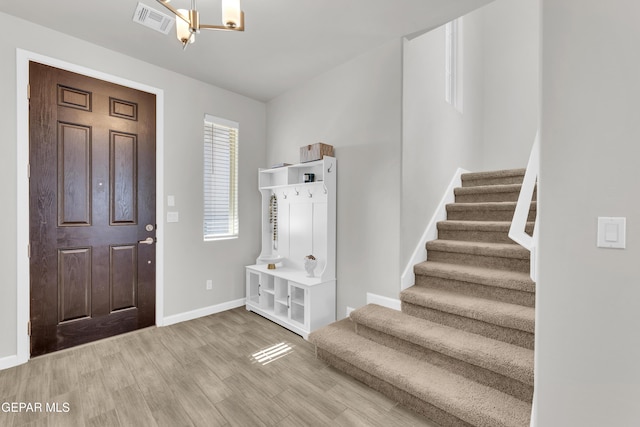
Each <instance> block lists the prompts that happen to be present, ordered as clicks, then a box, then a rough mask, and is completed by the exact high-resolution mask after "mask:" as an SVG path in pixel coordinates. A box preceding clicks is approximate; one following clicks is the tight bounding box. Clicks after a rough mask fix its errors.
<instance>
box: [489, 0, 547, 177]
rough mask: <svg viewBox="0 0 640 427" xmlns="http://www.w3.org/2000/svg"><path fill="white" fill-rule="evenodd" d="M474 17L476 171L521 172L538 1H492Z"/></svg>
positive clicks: (529, 135)
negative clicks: (478, 66) (478, 39)
mask: <svg viewBox="0 0 640 427" xmlns="http://www.w3.org/2000/svg"><path fill="white" fill-rule="evenodd" d="M477 13H478V14H479V15H480V16H481V19H482V68H483V70H482V74H483V92H484V95H483V107H482V109H483V115H484V117H483V121H484V126H483V149H482V168H483V169H484V170H496V169H511V168H519V167H525V166H526V165H527V160H528V159H529V153H530V151H531V146H532V145H533V139H534V138H535V135H536V131H537V129H538V114H539V108H540V100H539V86H540V85H539V77H540V58H539V55H540V52H539V51H540V49H539V46H540V0H497V1H494V2H493V3H490V4H488V5H487V6H485V7H483V8H482V9H479V10H478V11H477Z"/></svg>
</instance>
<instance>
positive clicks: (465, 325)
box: [402, 301, 534, 349]
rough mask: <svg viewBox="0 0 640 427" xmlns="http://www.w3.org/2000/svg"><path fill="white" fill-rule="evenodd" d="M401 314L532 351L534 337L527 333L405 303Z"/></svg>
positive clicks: (403, 302)
mask: <svg viewBox="0 0 640 427" xmlns="http://www.w3.org/2000/svg"><path fill="white" fill-rule="evenodd" d="M402 312H403V313H406V314H408V315H410V316H415V317H419V318H421V319H426V320H430V321H432V322H436V323H440V324H442V325H446V326H451V327H452V328H458V329H462V330H464V331H468V332H471V333H474V334H478V335H482V336H485V337H488V338H493V339H496V340H500V341H504V342H507V343H509V344H514V345H519V346H521V347H525V348H528V349H533V345H534V335H533V334H532V333H529V332H524V331H520V330H517V329H511V328H505V327H502V326H498V325H493V324H491V323H486V322H483V321H480V320H476V319H471V318H468V317H463V316H458V315H455V314H451V313H445V312H443V311H439V310H434V309H431V308H428V307H424V306H420V305H416V304H411V303H408V302H405V301H402Z"/></svg>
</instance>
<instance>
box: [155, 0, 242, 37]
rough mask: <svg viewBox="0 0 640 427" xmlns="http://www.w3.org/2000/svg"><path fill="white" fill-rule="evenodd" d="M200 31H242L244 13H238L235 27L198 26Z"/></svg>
mask: <svg viewBox="0 0 640 427" xmlns="http://www.w3.org/2000/svg"><path fill="white" fill-rule="evenodd" d="M158 1H160V0H158ZM199 28H200V29H201V30H218V31H244V12H242V11H241V12H240V25H238V26H237V27H227V26H225V25H208V24H200V25H199Z"/></svg>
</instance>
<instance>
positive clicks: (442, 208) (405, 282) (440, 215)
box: [400, 168, 468, 290]
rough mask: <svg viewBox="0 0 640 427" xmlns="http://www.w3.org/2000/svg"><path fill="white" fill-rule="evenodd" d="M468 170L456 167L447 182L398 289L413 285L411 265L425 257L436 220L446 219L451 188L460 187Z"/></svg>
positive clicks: (414, 277)
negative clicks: (447, 184) (463, 175)
mask: <svg viewBox="0 0 640 427" xmlns="http://www.w3.org/2000/svg"><path fill="white" fill-rule="evenodd" d="M466 172H468V171H467V170H465V169H462V168H458V170H456V173H455V174H454V175H453V178H451V182H449V187H447V190H446V191H445V192H444V195H443V196H442V200H440V204H439V205H438V207H437V208H436V211H435V212H434V214H433V216H432V217H431V220H430V221H429V224H427V228H426V230H424V233H423V234H422V238H420V241H419V242H418V245H417V246H416V248H415V249H414V251H413V254H412V255H411V258H410V259H409V262H408V263H407V266H406V267H405V269H404V272H403V273H402V276H400V290H404V289H407V288H408V287H410V286H413V285H414V283H415V281H416V276H415V274H414V273H413V266H414V265H416V264H419V263H421V262H423V261H425V260H426V259H427V249H426V245H427V242H428V241H430V240H435V239H437V238H438V222H439V221H444V220H446V219H447V204H449V203H453V202H454V201H455V194H454V193H453V190H454V189H455V188H456V187H460V186H461V185H462V178H461V177H462V174H463V173H466Z"/></svg>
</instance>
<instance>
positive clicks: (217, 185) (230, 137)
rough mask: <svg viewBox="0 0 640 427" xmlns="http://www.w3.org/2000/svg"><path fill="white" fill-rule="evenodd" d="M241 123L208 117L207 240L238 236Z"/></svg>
mask: <svg viewBox="0 0 640 427" xmlns="http://www.w3.org/2000/svg"><path fill="white" fill-rule="evenodd" d="M238 226H239V224H238V123H235V122H231V121H229V120H225V119H221V118H218V117H214V116H210V115H205V117H204V240H216V239H228V238H234V237H237V236H238Z"/></svg>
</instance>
